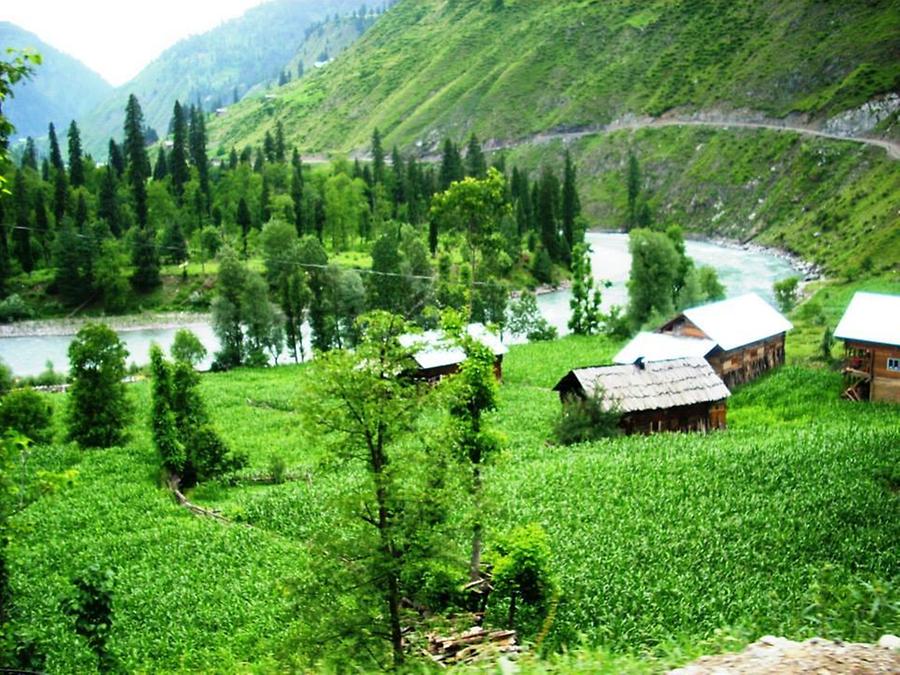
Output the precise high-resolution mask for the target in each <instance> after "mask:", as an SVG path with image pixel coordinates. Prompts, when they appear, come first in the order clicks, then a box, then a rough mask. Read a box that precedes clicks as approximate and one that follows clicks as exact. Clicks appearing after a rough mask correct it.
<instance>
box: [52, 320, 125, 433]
mask: <svg viewBox="0 0 900 675" xmlns="http://www.w3.org/2000/svg"><path fill="white" fill-rule="evenodd" d="M127 356H128V350H127V349H126V348H125V345H124V344H123V343H122V341H121V340H120V339H119V337H118V336H117V335H116V334H115V333H114V332H113V331H112V330H110V329H109V328H108V327H107V326H104V325H103V324H96V323H89V324H87V325H85V326H84V327H83V328H82V329H81V330H79V331H78V333H77V334H76V335H75V339H74V340H72V342H71V344H70V345H69V365H70V377H71V380H72V386H71V388H70V389H69V397H68V406H69V407H68V436H69V438H70V439H71V440H73V441H75V442H77V443H78V444H79V445H81V446H83V447H98V448H107V447H110V446H113V445H118V444H120V443H121V442H122V441H123V440H124V439H125V433H126V426H127V424H128V420H129V419H130V417H131V410H132V408H131V404H130V403H129V401H128V396H127V392H126V389H125V384H124V383H123V382H122V380H123V378H124V377H125V358H126V357H127Z"/></svg>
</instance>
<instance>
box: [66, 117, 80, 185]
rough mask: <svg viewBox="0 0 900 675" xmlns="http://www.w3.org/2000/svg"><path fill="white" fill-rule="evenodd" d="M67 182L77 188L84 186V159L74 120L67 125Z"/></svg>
mask: <svg viewBox="0 0 900 675" xmlns="http://www.w3.org/2000/svg"><path fill="white" fill-rule="evenodd" d="M68 136H69V182H70V183H71V184H72V187H74V188H77V187H81V186H82V185H84V157H83V153H82V151H81V133H80V132H79V131H78V125H77V124H75V120H72V123H71V124H69V133H68Z"/></svg>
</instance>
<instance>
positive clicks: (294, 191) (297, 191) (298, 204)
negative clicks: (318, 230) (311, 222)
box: [291, 167, 306, 237]
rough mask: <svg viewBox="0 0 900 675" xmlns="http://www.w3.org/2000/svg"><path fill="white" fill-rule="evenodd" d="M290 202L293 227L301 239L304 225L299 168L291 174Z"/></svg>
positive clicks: (301, 173) (301, 178)
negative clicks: (292, 208) (292, 206)
mask: <svg viewBox="0 0 900 675" xmlns="http://www.w3.org/2000/svg"><path fill="white" fill-rule="evenodd" d="M291 202H292V203H293V205H294V227H295V228H296V230H297V236H298V237H302V236H303V235H304V234H305V230H306V224H305V223H304V221H303V172H302V171H301V170H300V168H299V167H294V170H293V172H292V173H291Z"/></svg>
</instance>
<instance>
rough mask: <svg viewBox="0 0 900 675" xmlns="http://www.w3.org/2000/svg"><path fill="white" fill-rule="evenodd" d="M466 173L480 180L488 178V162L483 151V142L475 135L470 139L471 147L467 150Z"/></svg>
mask: <svg viewBox="0 0 900 675" xmlns="http://www.w3.org/2000/svg"><path fill="white" fill-rule="evenodd" d="M466 173H467V174H468V175H470V176H472V177H473V178H477V179H479V180H481V179H483V178H484V177H485V176H487V160H486V159H485V158H484V152H483V151H482V149H481V141H479V140H478V137H477V136H475V134H472V136H471V137H470V138H469V145H468V147H467V149H466Z"/></svg>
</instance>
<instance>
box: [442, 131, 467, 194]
mask: <svg viewBox="0 0 900 675" xmlns="http://www.w3.org/2000/svg"><path fill="white" fill-rule="evenodd" d="M463 177H464V176H463V165H462V157H460V154H459V148H457V147H456V144H455V143H454V142H453V141H451V140H450V139H449V138H448V139H446V140H445V141H444V149H443V153H442V155H441V173H440V186H439V187H440V189H441V190H446V189H448V188H449V187H450V185H451V184H452V183H454V182H456V181H460V180H462V179H463Z"/></svg>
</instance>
